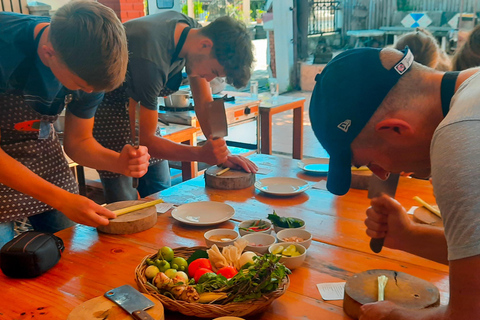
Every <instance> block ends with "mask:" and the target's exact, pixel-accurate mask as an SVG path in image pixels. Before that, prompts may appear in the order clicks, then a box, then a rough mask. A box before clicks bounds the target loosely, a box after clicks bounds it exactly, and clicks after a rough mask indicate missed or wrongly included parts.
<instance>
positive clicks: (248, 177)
mask: <svg viewBox="0 0 480 320" xmlns="http://www.w3.org/2000/svg"><path fill="white" fill-rule="evenodd" d="M221 170H223V168H220V167H218V166H212V167H210V168H208V169H207V171H205V185H206V186H207V187H210V188H214V189H223V190H238V189H245V188H248V187H250V186H252V185H253V184H254V183H255V174H254V173H249V172H245V171H240V170H233V169H230V170H228V171H227V172H225V173H223V174H222V175H220V176H217V172H219V171H221Z"/></svg>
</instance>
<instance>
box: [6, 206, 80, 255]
mask: <svg viewBox="0 0 480 320" xmlns="http://www.w3.org/2000/svg"><path fill="white" fill-rule="evenodd" d="M28 220H29V222H30V224H31V225H32V227H33V229H34V230H35V231H40V232H49V233H55V232H58V231H60V230H63V229H66V228H69V227H72V226H74V225H75V222H73V221H72V220H70V219H69V218H67V216H65V215H64V214H63V213H61V212H60V211H58V210H50V211H45V212H43V213H40V214H37V215H34V216H31V217H29V218H28ZM13 227H14V222H13V221H9V222H4V223H0V248H1V247H3V245H4V244H5V243H7V242H8V241H10V240H12V239H13V237H14V236H15V231H14V230H13Z"/></svg>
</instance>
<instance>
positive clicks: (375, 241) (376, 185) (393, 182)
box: [368, 173, 400, 253]
mask: <svg viewBox="0 0 480 320" xmlns="http://www.w3.org/2000/svg"><path fill="white" fill-rule="evenodd" d="M399 178H400V174H399V173H391V174H390V176H389V177H388V178H387V179H386V180H381V179H380V178H378V177H377V176H376V175H372V177H371V178H370V183H369V185H368V198H369V199H372V198H375V197H379V196H380V195H381V194H382V193H385V194H387V195H389V196H390V197H392V198H395V193H396V191H397V185H398V179H399ZM384 241H385V239H384V238H372V239H370V249H372V251H373V252H375V253H379V252H380V251H382V248H383V242H384Z"/></svg>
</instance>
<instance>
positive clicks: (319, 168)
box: [297, 158, 329, 174]
mask: <svg viewBox="0 0 480 320" xmlns="http://www.w3.org/2000/svg"><path fill="white" fill-rule="evenodd" d="M328 162H329V159H326V158H313V159H303V160H302V161H299V162H298V163H297V165H298V167H299V168H300V169H302V170H304V171H306V172H312V173H318V174H327V173H328Z"/></svg>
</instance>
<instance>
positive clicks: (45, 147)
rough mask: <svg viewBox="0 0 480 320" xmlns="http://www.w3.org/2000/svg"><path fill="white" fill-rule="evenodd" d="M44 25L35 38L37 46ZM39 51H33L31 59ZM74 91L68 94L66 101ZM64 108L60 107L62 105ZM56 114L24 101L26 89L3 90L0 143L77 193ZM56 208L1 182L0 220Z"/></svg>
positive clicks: (30, 166) (39, 172)
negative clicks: (6, 91)
mask: <svg viewBox="0 0 480 320" xmlns="http://www.w3.org/2000/svg"><path fill="white" fill-rule="evenodd" d="M44 30H45V28H43V29H42V30H41V31H40V32H39V34H38V35H37V38H36V40H35V46H34V48H35V50H36V48H37V47H38V42H39V39H40V37H41V35H42V33H43V31H44ZM34 57H36V54H33V55H32V57H30V58H31V61H34V60H33V58H34ZM69 101H71V95H67V96H65V104H68V102H69ZM60 110H61V109H60ZM57 118H58V114H56V115H42V114H40V113H38V112H37V111H35V110H34V109H33V108H32V107H30V106H29V105H28V104H26V103H25V100H24V97H23V93H22V92H21V91H20V90H19V91H18V92H9V93H2V94H0V147H1V148H2V150H3V151H4V152H5V153H7V154H8V155H9V156H11V157H12V158H14V159H15V160H17V161H18V162H20V163H22V164H23V165H24V166H26V167H27V168H28V169H30V170H31V171H32V172H34V173H35V174H37V175H38V176H40V177H41V178H43V179H44V180H46V181H48V182H50V183H52V184H54V185H56V186H58V187H60V188H62V189H64V190H66V191H68V192H71V193H78V186H77V183H76V181H75V178H74V176H73V174H72V172H71V170H70V168H69V167H68V163H67V160H66V159H65V156H64V154H63V150H62V146H61V145H60V141H59V140H58V137H57V135H56V133H55V130H54V128H53V123H54V122H55V121H56V120H57ZM50 210H53V208H52V207H50V206H48V205H47V204H45V203H43V202H41V201H39V200H37V199H35V198H33V197H31V196H28V195H26V194H24V193H21V192H19V191H17V190H14V189H12V188H10V187H7V186H6V185H4V184H2V183H0V223H1V222H7V221H12V220H17V219H19V218H24V217H29V216H33V215H36V214H39V213H43V212H45V211H50Z"/></svg>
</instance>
